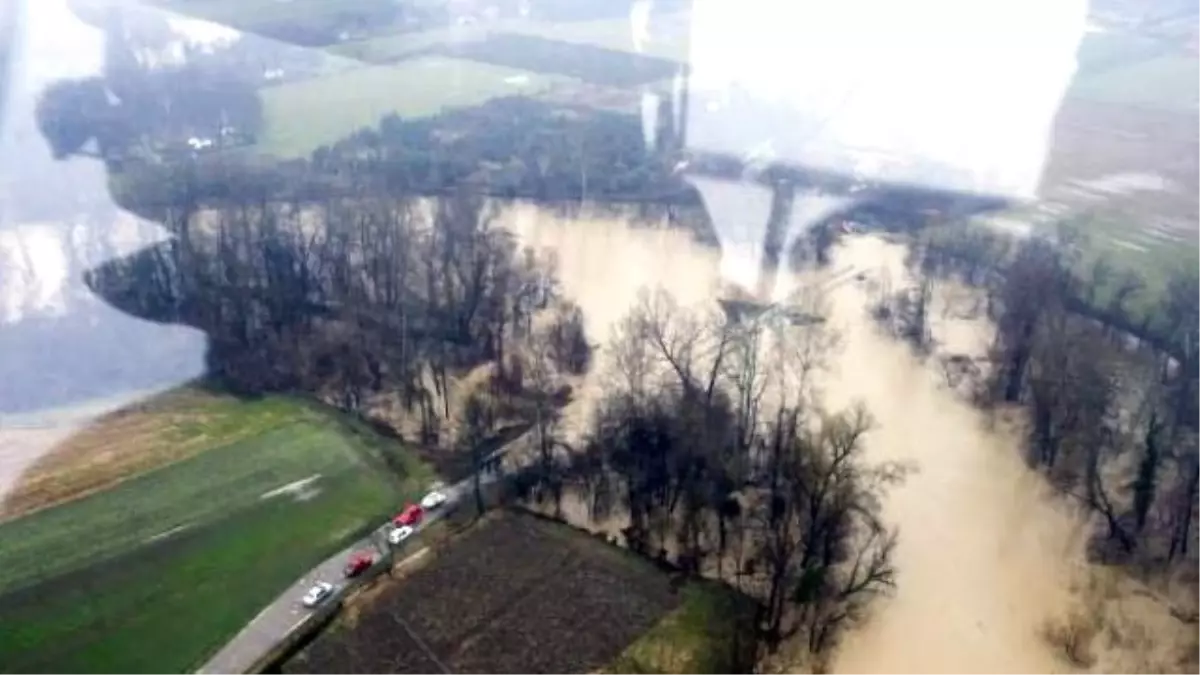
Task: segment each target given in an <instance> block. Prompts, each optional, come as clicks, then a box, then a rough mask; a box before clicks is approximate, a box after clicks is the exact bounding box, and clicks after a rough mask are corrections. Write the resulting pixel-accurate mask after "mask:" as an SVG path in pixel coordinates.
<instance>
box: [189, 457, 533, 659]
mask: <svg viewBox="0 0 1200 675" xmlns="http://www.w3.org/2000/svg"><path fill="white" fill-rule="evenodd" d="M522 438H523V436H522ZM518 441H520V438H518V439H514V440H513V441H512V442H510V443H508V444H506V445H505V446H504V447H502V448H500V449H498V450H496V451H495V452H493V453H492V454H491V455H489V456H488V460H491V459H493V458H495V457H498V456H500V455H502V454H504V453H505V452H507V451H508V450H509V449H510V448H512V447H513V444H515V443H517V442H518ZM472 479H473V478H472V477H467V478H465V479H463V480H461V481H459V482H457V483H455V484H454V485H450V486H446V487H445V488H442V490H441V491H442V492H443V493H445V495H446V498H447V499H446V504H444V505H443V506H442V507H441V508H439V509H436V510H434V511H430V512H428V513H427V514H426V516H425V518H424V519H422V521H421V524H420V525H419V526H418V527H417V528H416V530H417V531H418V532H420V531H421V530H422V529H424V528H426V527H428V526H429V525H430V524H432V523H435V522H437V521H438V519H440V518H441V517H442V515H443V514H445V513H447V512H448V511H449V510H450V508H449V507H451V506H453V505H454V504H455V503H457V502H458V501H459V500H461V499H464V498H466V499H470V498H472V492H473V490H474V486H473V484H472ZM484 480H494V477H490V476H489V477H485V478H484ZM388 529H389V526H388V525H387V524H384V525H382V526H380V528H379V529H378V530H376V531H375V532H373V533H372V534H370V535H368V536H367V537H364V538H363V539H360V540H359V541H356V542H354V544H353V545H351V546H350V547H348V548H346V549H345V550H343V551H340V552H338V553H336V554H334V555H333V557H331V558H328V559H326V560H325V561H324V562H322V563H321V564H319V565H317V566H316V567H314V568H313V569H311V570H309V571H308V573H307V574H305V575H304V576H303V577H300V578H299V579H298V580H296V582H295V583H293V584H292V585H291V586H290V587H289V588H288V589H287V590H286V591H284V592H283V594H282V595H280V596H279V597H278V598H276V599H275V601H274V602H272V603H271V604H270V605H269V606H268V607H267V608H266V609H264V610H263V611H262V612H260V613H259V615H258V616H256V617H254V618H253V619H251V620H250V623H249V624H247V625H246V627H245V628H243V629H242V630H241V632H239V633H238V634H237V635H236V636H234V638H233V639H232V640H230V641H229V643H228V644H226V645H225V646H224V647H223V648H221V651H219V652H217V653H216V655H214V656H213V657H212V658H211V659H210V660H209V661H208V663H206V664H204V666H202V667H201V668H200V670H199V671H198V672H200V673H244V672H246V671H247V670H249V669H250V667H251V666H252V665H254V663H255V662H256V661H258V660H259V658H261V657H262V656H263V655H264V654H266V653H267V652H269V651H270V650H271V649H272V648H274V647H275V645H277V644H279V642H280V641H281V640H283V638H284V637H286V636H287V635H288V633H290V632H291V631H292V630H293V629H294V628H295V627H296V626H297V625H299V624H300V622H301V621H303V620H304V619H305V617H307V616H308V614H309V610H308V609H305V607H304V605H302V604H301V602H300V598H302V597H304V594H305V592H307V591H308V589H309V588H311V587H312V585H313V584H315V583H316V582H318V581H328V582H330V583H332V584H333V585H334V586H336V587H337V588H338V590H339V591H340V590H341V589H342V588H343V587H344V585H345V580H344V579H343V577H342V568H343V567H344V566H345V564H346V560H347V559H349V557H350V555H351V554H352V553H353V552H354V551H362V550H367V551H372V550H373V551H376V552H383V551H385V550H386V549H385V548H384V547H386V546H387V540H386V538H385V537H386V532H387V530H388ZM414 550H415V549H414ZM403 551H404V549H400V550H399V551H397V560H399V559H402V558H403V557H404V553H403Z"/></svg>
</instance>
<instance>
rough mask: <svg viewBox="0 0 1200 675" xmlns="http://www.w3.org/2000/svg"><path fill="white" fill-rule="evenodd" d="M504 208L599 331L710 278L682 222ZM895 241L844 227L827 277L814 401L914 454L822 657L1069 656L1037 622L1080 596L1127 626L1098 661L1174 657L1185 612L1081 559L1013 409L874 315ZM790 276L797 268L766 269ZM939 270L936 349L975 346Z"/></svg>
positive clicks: (1189, 633)
mask: <svg viewBox="0 0 1200 675" xmlns="http://www.w3.org/2000/svg"><path fill="white" fill-rule="evenodd" d="M514 222H515V225H514V226H513V227H514V230H515V231H516V232H517V233H518V234H519V236H520V237H521V239H522V241H523V242H525V243H527V244H529V245H532V246H535V247H538V248H550V249H551V250H554V251H556V253H557V256H558V259H559V261H560V265H561V266H560V268H559V269H560V274H561V278H562V283H563V287H564V292H565V293H566V294H568V295H569V296H570V297H573V298H576V299H577V302H579V304H580V306H581V307H583V308H584V313H585V316H586V317H587V320H588V331H589V334H590V335H591V336H593V337H594V339H597V340H600V341H603V339H604V336H606V335H607V334H608V332H609V331H610V330H611V329H612V327H613V326H614V325H615V324H616V323H617V322H618V321H619V320H620V318H621V317H622V316H623V315H624V314H625V313H626V312H627V311H628V309H629V308H630V307H632V306H633V305H634V304H635V303H636V302H637V294H638V292H639V290H640V289H642V288H643V287H662V288H665V289H667V290H668V291H669V292H670V293H672V294H673V295H674V296H675V297H677V298H679V299H680V302H682V303H688V304H691V303H695V304H704V303H712V302H713V298H714V296H713V294H714V289H717V288H718V287H719V285H720V280H719V274H718V269H719V263H720V253H719V252H718V251H717V250H715V249H713V248H712V247H708V246H704V245H702V244H698V243H696V242H695V240H694V238H693V237H692V236H691V235H690V234H688V233H686V232H682V231H679V230H671V229H650V228H646V227H637V226H632V225H630V224H629V223H627V222H622V221H621V220H620V219H618V218H604V217H596V218H588V219H581V220H563V219H560V218H557V217H554V216H552V215H548V214H544V213H541V214H539V213H538V212H537V211H536V210H534V209H531V208H521V209H519V210H517V211H516V215H515V217H514ZM904 257H905V247H904V245H903V243H896V242H895V241H894V240H893V241H888V240H885V239H884V238H883V237H880V236H878V235H870V234H867V235H860V236H853V237H848V238H846V239H845V240H843V241H842V242H841V243H840V244H839V245H838V247H837V249H836V251H835V253H834V256H833V262H832V264H831V265H830V269H831V270H842V271H843V273H844V271H845V270H846V268H851V269H853V270H854V272H855V274H856V275H861V277H860V278H858V279H853V280H851V281H849V282H848V283H841V284H837V285H835V286H834V287H833V288H831V289H830V290H829V291H828V292H827V293H826V301H827V303H828V304H827V306H828V309H829V314H828V324H827V325H828V328H829V329H831V330H833V331H835V332H836V334H837V336H838V338H839V339H838V341H837V346H836V348H835V349H834V350H833V354H834V356H833V358H832V359H831V363H830V364H829V367H828V369H827V370H826V371H825V372H823V373H822V374H821V376H820V382H819V391H820V394H819V395H820V399H821V403H822V404H823V405H824V406H826V407H829V408H832V409H839V408H844V407H847V406H849V405H852V404H854V403H856V402H861V403H863V404H865V406H866V408H867V410H868V411H869V412H870V414H871V415H872V417H873V418H874V419H875V421H876V424H875V426H874V427H873V428H872V430H871V431H870V432H869V434H868V435H867V437H866V447H867V449H868V453H869V456H870V457H871V458H872V459H873V460H880V461H884V460H887V461H902V462H910V463H913V464H915V471H914V472H912V473H911V474H910V475H909V476H908V477H907V478H906V480H905V482H904V483H903V484H902V485H901V486H899V487H896V488H894V489H893V490H892V491H891V492H890V494H889V496H888V498H887V501H886V505H885V508H884V514H885V518H886V519H887V520H888V521H889V522H890V523H892V524H894V525H896V526H898V528H899V532H900V536H899V539H898V544H897V547H896V551H895V564H896V568H897V581H896V587H895V591H894V593H893V594H892V595H891V597H888V598H885V599H881V600H880V601H879V603H878V605H877V607H876V608H875V609H874V610H873V611H872V614H871V616H870V618H869V619H868V620H867V621H866V622H865V623H864V625H862V626H861V627H859V628H858V629H857V630H855V631H853V632H851V633H850V635H849V636H848V637H847V639H846V640H845V642H844V644H843V645H842V646H841V648H840V649H839V650H838V652H837V654H836V656H835V657H834V659H833V660H832V668H833V670H834V671H836V672H1059V671H1072V670H1076V669H1078V665H1073V664H1071V663H1069V662H1067V661H1065V660H1064V659H1063V656H1062V653H1061V648H1060V647H1058V646H1056V645H1055V644H1053V643H1052V642H1050V641H1048V640H1047V638H1046V629H1047V627H1048V626H1051V625H1053V624H1054V622H1056V621H1061V620H1063V619H1064V618H1066V617H1069V616H1071V615H1072V613H1073V612H1078V611H1081V609H1080V608H1081V607H1085V606H1086V607H1087V608H1088V609H1087V610H1086V611H1095V610H1096V609H1097V608H1099V609H1100V611H1101V612H1103V613H1104V614H1105V620H1106V621H1110V622H1112V624H1113V625H1112V628H1111V630H1112V632H1113V633H1114V634H1118V635H1119V634H1121V633H1125V636H1124V637H1123V638H1117V639H1116V644H1115V645H1114V644H1113V643H1114V640H1113V639H1111V638H1110V639H1109V641H1108V646H1107V648H1105V647H1103V646H1101V645H1100V644H1099V642H1100V641H1099V640H1098V641H1097V642H1098V644H1097V647H1096V648H1097V650H1098V651H1099V652H1101V653H1100V654H1099V656H1098V660H1097V661H1096V662H1095V663H1094V665H1093V667H1094V668H1095V669H1096V670H1100V671H1109V672H1112V671H1116V670H1123V669H1126V670H1128V669H1131V670H1135V671H1137V670H1154V669H1156V668H1174V667H1178V666H1177V665H1176V662H1175V659H1176V658H1178V656H1179V654H1180V653H1184V654H1186V653H1187V651H1188V650H1189V649H1192V648H1193V645H1192V644H1191V643H1189V642H1188V640H1194V635H1193V633H1194V632H1195V631H1194V626H1191V625H1187V624H1183V623H1181V622H1179V621H1177V620H1176V619H1175V618H1173V617H1172V616H1170V615H1169V613H1168V607H1167V605H1166V604H1165V603H1164V602H1160V601H1156V600H1155V598H1154V596H1153V595H1148V593H1147V591H1145V590H1144V589H1142V588H1140V587H1139V586H1138V585H1137V584H1132V583H1124V584H1122V583H1116V582H1114V581H1113V580H1112V578H1111V576H1112V573H1111V572H1110V571H1109V570H1105V569H1103V568H1100V567H1097V566H1093V565H1090V564H1089V563H1088V562H1087V558H1086V554H1085V550H1084V548H1085V543H1086V540H1087V538H1088V533H1089V527H1088V525H1087V523H1086V516H1085V514H1084V513H1082V512H1081V510H1080V509H1078V508H1077V507H1076V505H1074V504H1071V503H1068V501H1067V500H1066V499H1065V498H1063V497H1061V496H1056V495H1054V494H1053V493H1052V491H1051V490H1050V488H1049V487H1048V486H1047V484H1046V481H1045V479H1044V478H1043V477H1042V476H1040V475H1038V474H1037V473H1035V472H1033V471H1031V470H1030V469H1029V468H1028V466H1027V465H1026V464H1025V462H1023V461H1022V449H1021V444H1022V439H1021V437H1020V435H1019V431H1018V430H1016V429H1015V428H1014V427H1015V424H1014V422H1013V420H1012V419H1011V418H1010V419H1007V420H1004V419H1001V420H997V419H995V418H994V417H993V416H989V415H987V414H985V413H983V412H981V411H979V410H978V409H977V408H976V406H975V405H973V404H972V402H971V401H969V400H966V399H965V398H964V397H963V396H962V395H961V394H959V393H957V392H956V391H955V390H954V389H952V388H951V387H950V386H948V384H947V382H946V379H945V378H944V377H943V374H942V372H941V369H940V368H938V367H937V365H936V360H934V359H928V360H922V359H920V358H918V356H917V355H915V354H914V353H913V350H912V349H911V348H910V347H909V346H908V345H907V344H905V343H904V342H902V341H900V340H897V339H895V338H894V337H893V336H890V335H888V334H886V333H885V332H884V331H882V330H881V329H880V327H879V325H878V324H877V323H876V322H875V321H873V320H872V318H871V315H870V310H871V307H872V306H873V304H874V303H875V302H876V300H877V297H878V293H879V291H880V286H881V284H885V283H890V284H893V285H897V286H899V285H903V283H904V280H905V275H906V271H905V264H904ZM830 274H831V273H830ZM827 275H829V274H827ZM805 282H809V283H811V282H812V280H811V278H804V279H798V278H784V279H781V280H780V283H781V285H785V286H786V285H787V284H789V283H791V284H800V283H805ZM818 283H819V282H818ZM947 286H948V288H946V289H945V290H944V292H943V293H941V294H940V295H941V296H942V297H939V298H938V300H939V302H938V303H935V304H938V305H940V306H938V307H937V311H935V312H933V316H934V317H935V319H934V321H933V325H932V330H933V333H934V338H935V340H936V341H937V342H938V343H939V345H940V349H941V350H944V351H946V352H947V353H965V354H969V355H971V356H981V355H983V354H985V353H986V351H987V348H988V345H989V343H990V340H991V331H990V327H989V326H988V325H987V323H986V319H983V318H980V317H970V318H958V317H959V316H961V313H959V312H956V311H955V309H956V306H955V305H956V304H957V305H961V304H962V297H961V296H962V295H963V294H964V293H966V294H968V295H970V292H969V291H964V289H962V288H961V287H954V286H951V285H949V284H948V285H947ZM955 291H957V293H955ZM968 299H969V298H968ZM956 300H957V303H955V302H954V301H956ZM603 354H604V350H603V349H601V350H600V355H601V356H600V357H599V361H600V363H599V365H600V366H601V367H602V366H603V358H604V357H603ZM1097 594H1099V596H1098V595H1097ZM921 636H927V637H921ZM935 636H936V637H935ZM1168 636H1171V637H1170V639H1167V637H1168ZM1122 639H1123V640H1125V643H1124V644H1122V643H1121V640H1122ZM1123 647H1125V648H1123Z"/></svg>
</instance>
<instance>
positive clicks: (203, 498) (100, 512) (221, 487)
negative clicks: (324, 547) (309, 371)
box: [0, 425, 357, 590]
mask: <svg viewBox="0 0 1200 675" xmlns="http://www.w3.org/2000/svg"><path fill="white" fill-rule="evenodd" d="M355 465H356V462H355V461H354V459H353V458H352V457H351V456H350V454H349V450H348V448H346V447H345V443H344V442H342V441H341V439H340V438H339V437H338V435H337V433H336V432H333V431H331V430H327V429H320V428H317V427H311V426H308V425H296V426H293V427H289V428H286V429H280V430H275V431H271V432H268V433H266V434H264V435H262V436H259V437H255V438H251V439H246V440H242V441H238V442H235V443H233V444H231V445H229V446H226V447H224V448H219V449H215V450H209V451H207V452H205V453H202V454H200V455H198V456H196V457H193V458H191V459H187V460H184V461H182V462H179V463H176V464H171V465H169V466H167V467H164V468H161V469H157V470H155V471H153V472H151V473H148V474H144V475H142V476H139V477H137V478H134V479H131V480H128V481H126V482H125V483H122V484H121V485H119V486H117V487H116V488H114V489H112V490H107V491H104V492H100V493H97V494H95V495H92V496H90V497H87V498H84V499H82V500H78V501H74V502H70V503H68V504H65V505H62V506H59V507H55V508H51V509H47V510H44V511H40V512H37V513H35V514H33V515H30V516H27V517H25V518H20V519H17V520H15V521H12V522H10V523H7V524H5V525H3V526H0V540H2V541H3V543H0V590H3V589H7V588H10V587H12V586H13V585H16V584H20V583H21V582H23V581H25V580H27V579H29V578H30V576H33V575H36V576H37V577H42V576H53V575H56V574H61V573H63V572H66V571H68V570H70V569H72V568H75V567H77V566H80V565H85V564H90V563H93V562H95V560H96V559H97V558H105V557H109V556H113V555H117V554H119V553H121V552H123V551H126V550H129V549H131V548H134V547H136V546H138V545H141V544H142V543H144V542H145V541H146V540H147V539H149V538H151V537H153V536H155V535H158V534H160V533H162V532H164V531H166V530H169V529H171V528H174V527H178V526H181V525H189V526H195V525H197V524H205V523H209V522H213V521H215V520H218V519H220V518H221V517H223V516H224V515H226V514H228V513H230V512H232V511H236V510H239V509H243V508H246V507H248V506H251V505H253V504H255V503H256V502H258V501H259V500H260V496H261V495H262V494H263V493H265V492H267V491H269V490H271V489H274V488H278V487H279V486H281V485H284V484H286V483H288V482H289V481H294V480H297V479H301V478H304V477H307V476H311V475H313V474H314V473H321V474H323V475H325V476H333V475H336V474H338V473H341V472H344V471H347V470H353V469H355V468H357V467H356V466H355ZM51 552H54V553H53V554H51Z"/></svg>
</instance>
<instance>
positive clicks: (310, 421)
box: [0, 391, 429, 672]
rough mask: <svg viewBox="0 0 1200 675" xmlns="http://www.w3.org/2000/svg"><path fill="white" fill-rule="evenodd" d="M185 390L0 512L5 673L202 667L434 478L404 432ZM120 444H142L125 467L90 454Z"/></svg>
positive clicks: (294, 406)
mask: <svg viewBox="0 0 1200 675" xmlns="http://www.w3.org/2000/svg"><path fill="white" fill-rule="evenodd" d="M172 396H173V398H172ZM172 396H169V397H167V398H168V400H167V401H166V402H151V403H149V404H147V405H146V406H145V409H144V410H130V411H127V412H125V413H119V414H117V415H114V416H112V417H111V418H109V419H106V420H104V421H101V422H100V423H98V424H97V425H96V430H95V431H92V432H83V433H82V434H81V435H80V437H79V438H77V439H75V440H73V441H71V442H69V443H68V444H67V445H66V446H64V448H63V449H62V452H61V453H60V454H58V455H57V456H54V455H52V456H51V458H50V459H49V460H47V462H46V466H42V467H35V470H34V471H33V474H34V476H35V477H36V476H41V479H40V480H39V481H35V482H34V483H33V484H34V485H36V486H37V489H25V491H22V489H21V488H18V492H17V493H16V496H21V499H20V500H19V502H17V503H15V504H12V505H10V506H16V505H17V504H19V505H20V506H21V507H22V508H26V509H27V508H29V507H32V506H37V505H38V503H36V502H33V501H30V500H31V498H32V497H39V498H43V499H48V500H49V503H53V504H56V505H53V506H49V507H48V508H43V509H41V510H37V511H35V512H33V513H31V514H29V515H26V516H24V517H19V518H16V519H15V520H10V521H8V522H6V523H3V524H0V626H3V630H0V670H4V671H10V672H12V671H15V672H42V671H53V672H92V671H121V672H164V671H165V672H171V671H185V670H191V669H194V668H195V667H196V666H197V665H198V664H199V663H200V662H201V661H202V660H203V659H204V658H205V657H206V656H208V655H209V654H210V653H212V652H213V651H215V650H216V649H217V648H219V647H220V646H221V645H222V644H223V643H224V642H225V641H226V640H227V639H228V638H229V637H231V636H232V635H233V634H234V633H236V632H237V631H238V630H239V629H241V628H242V626H244V625H245V623H246V622H247V621H248V620H249V619H250V618H251V617H253V616H254V615H255V614H256V613H258V612H259V611H260V610H261V609H262V608H263V607H264V606H265V605H266V604H267V603H268V602H270V601H271V600H273V599H274V597H275V596H276V595H277V594H278V593H279V592H280V591H282V590H283V589H284V588H286V587H287V586H288V585H289V584H290V583H291V582H293V581H295V580H296V579H297V578H298V577H299V576H300V575H302V574H303V573H304V572H305V571H307V570H308V569H309V568H311V567H312V566H313V565H314V564H316V563H317V562H319V561H321V560H323V559H324V558H326V557H327V556H328V555H331V554H332V553H334V552H336V551H338V550H339V549H340V548H342V547H343V546H344V545H345V543H346V542H347V541H349V540H350V539H351V538H352V537H354V536H355V535H356V534H357V533H360V532H362V531H364V530H366V529H368V528H370V527H372V526H374V525H377V524H378V523H379V521H380V520H381V519H382V518H383V517H384V516H386V514H388V513H389V512H390V511H391V510H392V509H394V508H395V507H396V506H397V505H398V504H399V503H400V502H401V500H402V499H403V498H404V497H405V496H412V495H415V494H416V493H417V492H418V491H419V490H420V489H421V488H422V487H424V486H425V485H426V484H427V480H428V477H429V473H428V470H427V469H425V468H424V467H423V466H422V465H420V464H418V463H417V462H416V461H415V460H412V459H410V458H409V456H408V455H407V453H406V452H405V451H404V450H403V449H402V448H400V447H399V446H398V445H396V444H395V443H394V442H390V441H385V440H383V439H380V438H378V437H376V436H374V435H373V434H371V433H370V432H369V431H367V430H365V429H361V428H359V427H357V426H355V425H354V423H353V422H350V421H347V420H344V419H343V418H341V417H340V416H339V415H336V414H333V413H329V412H325V411H323V410H321V409H320V408H319V407H317V406H315V405H310V404H308V403H306V402H303V401H300V400H295V399H289V398H279V397H267V398H265V399H261V400H259V401H254V402H243V401H239V400H238V399H235V398H232V397H223V396H213V395H209V394H205V393H203V392H200V391H185V392H181V393H177V394H174V395H172ZM121 432H125V433H126V434H127V436H126V439H127V441H128V442H127V444H126V445H125V446H122V445H121V444H120V436H119V434H120V433H121ZM89 434H91V435H89ZM106 447H107V448H127V449H131V452H129V453H127V454H128V455H129V456H126V457H125V458H124V461H123V463H122V467H123V468H122V469H121V470H119V471H118V470H113V469H112V467H109V466H106V465H105V464H104V463H103V462H89V461H88V460H89V459H96V458H98V457H101V456H103V455H104V454H105V453H104V448H106ZM117 454H120V453H117ZM385 466H390V467H398V466H403V467H405V470H404V471H403V472H402V473H403V475H397V473H398V472H396V471H395V470H394V469H393V470H388V469H385V468H384V467H385ZM93 474H96V475H97V476H98V479H96V477H95V476H93ZM113 480H119V481H120V482H117V483H116V484H115V485H112V481H113ZM62 486H73V489H76V490H78V491H80V492H82V493H84V494H86V496H83V497H82V498H77V499H70V497H71V494H70V492H69V491H68V492H63V491H62V489H61V488H62ZM50 488H57V490H50ZM48 490H49V491H48ZM63 499H69V501H63Z"/></svg>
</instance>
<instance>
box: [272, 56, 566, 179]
mask: <svg viewBox="0 0 1200 675" xmlns="http://www.w3.org/2000/svg"><path fill="white" fill-rule="evenodd" d="M518 77H520V78H521V79H519V80H518V79H516V78H518ZM569 81H571V80H570V78H566V77H561V76H547V75H539V74H535V73H530V72H528V71H524V70H518V69H515V68H504V67H501V66H492V65H488V64H484V63H477V62H474V61H465V60H461V59H451V58H443V57H423V58H420V59H414V60H412V61H405V62H404V63H401V64H396V65H382V66H365V67H363V68H359V69H356V70H351V71H347V72H344V73H339V74H337V75H331V76H329V77H321V78H313V79H309V80H304V81H301V82H295V83H288V84H283V85H279V86H276V87H269V88H265V89H263V90H262V99H263V112H264V119H265V121H266V124H265V129H264V132H263V137H262V140H261V141H260V144H259V148H260V150H261V151H263V152H266V153H268V154H273V155H276V156H279V157H296V156H304V155H307V154H308V153H311V152H312V151H313V150H315V149H316V148H317V147H319V146H321V145H325V144H328V143H333V142H335V141H337V140H340V139H342V138H344V137H345V136H347V135H349V134H351V133H353V132H354V131H356V130H358V129H360V128H363V127H366V126H375V125H377V124H379V120H380V118H382V117H383V116H384V115H386V114H388V113H393V112H394V113H397V114H399V115H400V116H402V117H425V116H428V115H433V114H436V113H438V112H440V111H442V110H445V109H447V108H455V107H463V106H472V105H478V104H481V103H484V102H485V101H487V100H488V99H491V98H495V97H497V96H509V95H517V94H523V95H530V94H536V93H538V92H541V91H545V90H546V89H548V88H549V87H551V86H552V85H553V84H555V83H556V82H569Z"/></svg>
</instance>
